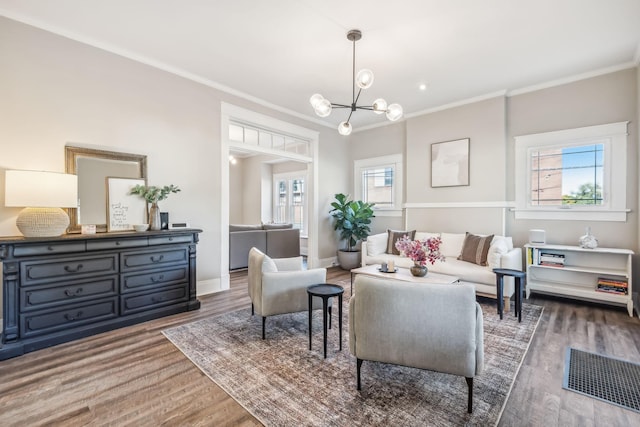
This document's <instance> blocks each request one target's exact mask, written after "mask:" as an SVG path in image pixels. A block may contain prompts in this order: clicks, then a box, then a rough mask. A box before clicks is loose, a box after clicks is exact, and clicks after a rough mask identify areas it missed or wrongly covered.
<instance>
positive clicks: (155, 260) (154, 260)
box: [151, 255, 164, 262]
mask: <svg viewBox="0 0 640 427" xmlns="http://www.w3.org/2000/svg"><path fill="white" fill-rule="evenodd" d="M163 259H164V255H160V256H159V257H157V258H156V257H155V256H153V255H151V262H160V261H162V260H163Z"/></svg>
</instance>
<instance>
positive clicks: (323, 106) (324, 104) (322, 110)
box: [315, 98, 332, 117]
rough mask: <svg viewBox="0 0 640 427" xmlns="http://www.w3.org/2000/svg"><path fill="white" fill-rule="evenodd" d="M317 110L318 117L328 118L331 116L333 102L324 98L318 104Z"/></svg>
mask: <svg viewBox="0 0 640 427" xmlns="http://www.w3.org/2000/svg"><path fill="white" fill-rule="evenodd" d="M315 110H316V114H317V115H318V116H320V117H327V116H328V115H329V114H331V110H332V107H331V102H329V100H328V99H324V98H323V99H322V100H321V101H319V102H318V103H317V104H316V107H315Z"/></svg>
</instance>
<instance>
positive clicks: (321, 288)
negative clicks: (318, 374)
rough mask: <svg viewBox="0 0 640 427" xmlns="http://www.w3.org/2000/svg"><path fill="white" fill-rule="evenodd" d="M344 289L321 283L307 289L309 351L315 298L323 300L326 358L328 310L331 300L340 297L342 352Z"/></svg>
mask: <svg viewBox="0 0 640 427" xmlns="http://www.w3.org/2000/svg"><path fill="white" fill-rule="evenodd" d="M343 293H344V288H343V287H342V286H338V285H332V284H330V283H321V284H319V285H312V286H309V287H308V288H307V294H308V295H309V350H311V311H312V310H311V308H312V306H313V304H312V299H313V297H320V298H322V328H323V338H324V358H325V359H326V358H327V308H328V306H329V298H333V297H336V296H337V297H338V329H339V336H340V351H342V294H343Z"/></svg>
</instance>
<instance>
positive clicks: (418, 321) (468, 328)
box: [349, 274, 484, 413]
mask: <svg viewBox="0 0 640 427" xmlns="http://www.w3.org/2000/svg"><path fill="white" fill-rule="evenodd" d="M483 333H484V330H483V321H482V309H481V308H480V305H479V304H478V303H477V302H476V297H475V289H474V287H473V286H472V285H469V284H458V285H439V284H426V283H409V282H400V281H396V280H386V279H380V278H375V277H369V276H365V275H363V274H360V275H358V276H356V279H355V282H354V293H353V296H352V297H351V300H350V301H349V350H350V351H351V354H353V355H354V356H355V357H356V370H357V373H356V375H357V388H358V390H360V389H361V383H360V370H361V366H362V361H363V360H370V361H376V362H383V363H392V364H396V365H402V366H409V367H413V368H420V369H427V370H430V371H437V372H443V373H448V374H453V375H461V376H463V377H465V379H466V380H467V386H468V401H467V411H468V412H469V413H471V412H472V410H473V378H474V377H475V376H476V375H478V374H480V373H481V371H482V368H483V364H484V339H483Z"/></svg>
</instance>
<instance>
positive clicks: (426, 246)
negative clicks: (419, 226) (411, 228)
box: [395, 235, 445, 266]
mask: <svg viewBox="0 0 640 427" xmlns="http://www.w3.org/2000/svg"><path fill="white" fill-rule="evenodd" d="M441 243H442V239H441V238H440V237H431V238H429V239H427V240H411V239H409V237H408V236H406V235H405V236H403V237H402V239H399V240H398V241H397V242H396V245H395V246H396V249H398V250H399V251H400V252H403V253H404V254H405V255H406V256H407V257H408V258H409V259H411V260H412V261H413V262H414V263H415V264H416V265H421V266H425V265H427V261H428V262H430V263H431V264H432V265H433V264H435V262H436V261H437V260H440V261H444V260H445V258H444V255H442V254H441V253H440V244H441Z"/></svg>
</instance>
